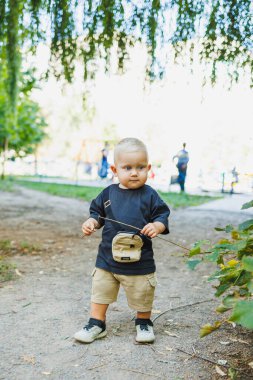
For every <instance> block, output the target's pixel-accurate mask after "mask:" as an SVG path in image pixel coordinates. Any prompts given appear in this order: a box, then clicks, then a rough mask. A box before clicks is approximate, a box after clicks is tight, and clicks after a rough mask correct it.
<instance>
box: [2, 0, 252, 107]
mask: <svg viewBox="0 0 253 380" xmlns="http://www.w3.org/2000/svg"><path fill="white" fill-rule="evenodd" d="M252 19H253V17H252V1H251V0H226V1H224V0H151V1H148V0H124V1H119V0H94V1H92V0H82V1H77V0H0V57H1V60H6V61H7V68H8V81H7V85H8V93H9V97H10V99H11V104H12V105H15V101H16V99H17V91H18V80H19V79H18V77H19V72H20V67H21V62H22V59H24V57H25V54H27V52H28V51H32V52H34V53H35V52H36V47H37V46H38V44H39V43H40V42H45V43H48V44H50V49H51V57H50V68H49V70H50V71H51V72H53V73H54V75H55V76H56V77H57V78H60V77H64V78H65V79H66V80H67V81H69V82H71V80H72V78H73V75H74V70H75V60H76V59H81V60H82V61H83V64H84V79H88V78H94V76H95V74H96V70H97V69H98V65H99V61H101V60H102V61H103V62H104V69H105V71H108V70H110V58H111V56H112V54H116V56H117V64H118V69H119V70H123V69H124V66H125V62H126V60H127V59H128V57H129V47H131V46H133V45H135V44H136V43H138V42H140V43H141V44H142V45H143V46H146V49H147V53H148V61H147V66H146V74H147V78H148V79H150V80H154V79H156V78H160V77H162V76H163V74H164V73H165V68H166V54H168V50H167V47H168V46H170V47H172V48H173V49H172V51H174V53H173V54H174V58H175V59H178V58H179V57H182V56H183V55H184V54H185V52H186V51H188V53H189V54H190V57H191V60H193V57H195V56H196V55H197V56H198V58H199V60H200V61H201V62H203V63H207V67H208V69H209V70H210V68H211V71H210V78H211V81H212V82H213V83H215V81H216V78H217V67H218V66H219V63H224V64H225V66H226V68H227V72H228V74H229V75H230V77H231V81H238V79H239V78H240V75H241V74H242V73H244V72H245V71H246V72H248V73H249V75H250V78H251V83H250V85H252V83H253V59H252V48H253V41H252V35H253V21H252ZM170 52H171V50H170ZM169 54H171V53H169Z"/></svg>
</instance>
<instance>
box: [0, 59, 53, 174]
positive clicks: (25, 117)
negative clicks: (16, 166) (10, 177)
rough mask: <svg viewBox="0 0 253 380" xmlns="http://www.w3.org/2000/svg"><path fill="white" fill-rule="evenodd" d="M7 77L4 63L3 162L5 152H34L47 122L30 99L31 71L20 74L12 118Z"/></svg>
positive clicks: (0, 105) (0, 91)
mask: <svg viewBox="0 0 253 380" xmlns="http://www.w3.org/2000/svg"><path fill="white" fill-rule="evenodd" d="M6 78H7V69H6V66H4V65H3V66H1V67H0V155H2V161H3V166H4V163H5V161H6V159H7V152H8V153H9V154H11V155H12V159H15V157H17V156H26V155H27V154H30V153H33V152H34V151H35V149H36V147H37V146H38V144H39V143H40V142H41V141H42V139H43V138H44V137H45V136H46V134H45V132H44V129H45V127H46V125H47V124H46V122H45V119H44V118H43V117H42V116H41V113H40V109H39V106H38V104H37V103H36V102H34V101H32V100H31V99H30V91H31V89H32V88H33V87H34V85H35V80H34V75H33V72H32V71H27V72H22V73H21V74H20V94H19V98H18V101H17V104H16V112H15V121H14V119H13V118H12V117H11V115H12V112H11V106H10V102H9V101H8V96H7V93H6V88H5V81H6ZM2 176H4V168H3V175H2Z"/></svg>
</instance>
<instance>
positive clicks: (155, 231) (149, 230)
mask: <svg viewBox="0 0 253 380" xmlns="http://www.w3.org/2000/svg"><path fill="white" fill-rule="evenodd" d="M164 230H165V226H164V224H163V223H161V222H154V223H148V224H146V226H144V227H143V229H142V230H141V234H143V235H147V236H149V237H151V238H154V237H156V236H157V235H159V234H160V233H162V232H163V231H164Z"/></svg>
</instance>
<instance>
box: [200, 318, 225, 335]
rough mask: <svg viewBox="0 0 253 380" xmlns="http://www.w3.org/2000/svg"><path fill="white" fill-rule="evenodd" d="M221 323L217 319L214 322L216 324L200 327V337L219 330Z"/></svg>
mask: <svg viewBox="0 0 253 380" xmlns="http://www.w3.org/2000/svg"><path fill="white" fill-rule="evenodd" d="M220 325H221V322H219V321H217V322H215V323H214V325H213V326H212V325H210V324H209V323H208V324H206V325H204V326H202V327H201V329H200V338H203V337H204V336H206V335H208V334H211V332H213V331H215V330H217V329H218V328H219V327H220Z"/></svg>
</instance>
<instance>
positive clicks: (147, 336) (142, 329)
mask: <svg viewBox="0 0 253 380" xmlns="http://www.w3.org/2000/svg"><path fill="white" fill-rule="evenodd" d="M135 326H136V331H137V335H136V338H135V340H136V342H139V343H152V342H154V340H155V334H154V330H153V323H152V322H151V320H150V319H141V318H137V319H136V320H135Z"/></svg>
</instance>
